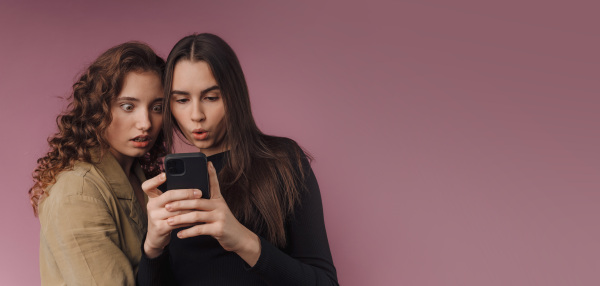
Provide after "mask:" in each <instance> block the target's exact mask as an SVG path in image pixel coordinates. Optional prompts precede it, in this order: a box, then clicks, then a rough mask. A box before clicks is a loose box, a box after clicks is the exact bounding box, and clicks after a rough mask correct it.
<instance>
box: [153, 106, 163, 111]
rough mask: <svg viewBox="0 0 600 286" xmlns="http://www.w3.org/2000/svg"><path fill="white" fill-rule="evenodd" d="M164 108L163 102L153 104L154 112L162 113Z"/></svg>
mask: <svg viewBox="0 0 600 286" xmlns="http://www.w3.org/2000/svg"><path fill="white" fill-rule="evenodd" d="M162 110H163V106H162V104H157V105H154V106H152V111H153V112H157V113H161V112H162Z"/></svg>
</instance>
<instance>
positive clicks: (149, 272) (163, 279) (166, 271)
mask: <svg viewBox="0 0 600 286" xmlns="http://www.w3.org/2000/svg"><path fill="white" fill-rule="evenodd" d="M144 241H145V239H144ZM174 283H175V278H174V277H173V271H171V265H170V264H169V246H166V247H165V249H164V250H163V251H162V253H161V254H160V255H159V256H157V257H155V258H149V257H148V256H147V255H146V253H145V252H144V246H143V244H142V259H141V260H140V266H139V269H138V274H137V285H141V286H146V285H148V286H162V285H175V284H174Z"/></svg>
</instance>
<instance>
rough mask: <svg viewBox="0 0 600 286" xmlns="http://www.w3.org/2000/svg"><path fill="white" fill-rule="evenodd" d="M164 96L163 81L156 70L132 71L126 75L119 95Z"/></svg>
mask: <svg viewBox="0 0 600 286" xmlns="http://www.w3.org/2000/svg"><path fill="white" fill-rule="evenodd" d="M142 96H143V97H152V98H155V97H162V96H163V95H162V82H161V80H160V77H159V76H158V74H156V73H155V72H151V71H145V72H137V71H132V72H129V73H127V75H125V78H124V79H123V87H122V88H121V92H120V93H119V96H118V97H135V98H137V97H142Z"/></svg>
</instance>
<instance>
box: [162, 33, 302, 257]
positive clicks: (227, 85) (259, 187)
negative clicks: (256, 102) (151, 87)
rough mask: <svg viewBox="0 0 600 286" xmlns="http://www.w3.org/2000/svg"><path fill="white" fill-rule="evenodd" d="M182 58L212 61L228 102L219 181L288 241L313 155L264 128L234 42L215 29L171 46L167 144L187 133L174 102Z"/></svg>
mask: <svg viewBox="0 0 600 286" xmlns="http://www.w3.org/2000/svg"><path fill="white" fill-rule="evenodd" d="M180 61H191V62H197V61H204V62H206V63H208V65H209V66H210V68H211V71H212V74H213V76H214V78H215V80H216V81H217V84H218V86H219V88H220V90H221V94H222V96H223V102H224V104H225V122H226V128H227V131H226V134H225V138H224V142H223V144H224V146H228V148H229V153H228V154H227V155H226V156H225V163H224V167H223V169H222V170H221V171H220V173H219V183H220V186H221V190H222V193H223V196H224V198H225V200H226V201H227V204H228V206H229V208H230V209H231V211H232V212H233V214H234V215H235V217H236V218H237V219H238V220H239V221H240V222H242V223H243V224H244V225H246V226H247V227H248V228H249V229H251V230H252V231H254V232H256V233H258V234H261V235H262V236H264V237H265V238H266V239H267V240H269V241H270V242H271V243H273V244H275V245H277V246H279V247H284V246H285V245H286V236H285V222H286V219H288V218H289V216H291V215H293V210H294V207H295V206H296V205H297V204H298V202H299V197H300V192H301V191H302V189H303V188H304V187H305V186H304V184H303V182H304V177H305V175H306V174H305V173H306V171H305V170H306V166H303V165H306V164H308V160H310V156H309V155H308V154H306V153H305V152H304V151H303V150H302V149H301V148H300V147H299V146H298V144H297V143H296V142H294V141H293V140H291V139H288V138H283V137H275V136H269V135H265V134H263V133H262V132H261V131H260V130H259V129H258V127H257V126H256V123H255V121H254V118H253V116H252V111H251V109H250V98H249V96H248V87H247V85H246V79H245V77H244V73H243V72H242V67H241V66H240V63H239V61H238V58H237V56H236V55H235V53H234V51H233V50H232V49H231V47H230V46H229V45H228V44H227V43H226V42H225V41H223V39H221V38H219V37H218V36H216V35H213V34H194V35H190V36H187V37H184V38H183V39H181V40H180V41H179V42H177V44H175V47H173V49H172V50H171V53H170V54H169V57H168V58H167V65H166V70H165V81H164V88H165V106H166V107H165V109H164V112H165V116H164V119H163V122H164V132H165V134H166V136H165V142H166V146H167V150H169V151H172V150H173V148H172V146H173V135H175V134H177V135H178V136H183V135H182V134H183V133H182V132H181V129H180V127H179V126H178V124H177V122H176V121H175V119H174V118H173V116H172V114H171V108H170V104H171V102H170V100H171V88H172V84H173V72H174V69H175V65H176V64H177V63H178V62H180Z"/></svg>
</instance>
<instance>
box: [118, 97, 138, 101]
mask: <svg viewBox="0 0 600 286" xmlns="http://www.w3.org/2000/svg"><path fill="white" fill-rule="evenodd" d="M117 100H129V101H140V100H139V99H137V98H135V97H129V96H123V97H118V98H117Z"/></svg>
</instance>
